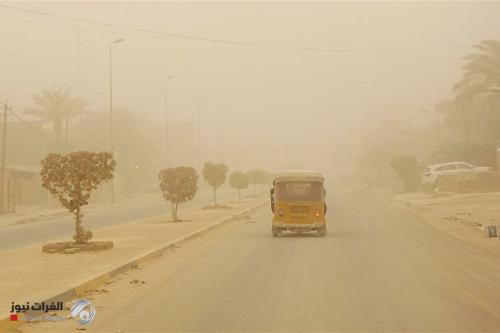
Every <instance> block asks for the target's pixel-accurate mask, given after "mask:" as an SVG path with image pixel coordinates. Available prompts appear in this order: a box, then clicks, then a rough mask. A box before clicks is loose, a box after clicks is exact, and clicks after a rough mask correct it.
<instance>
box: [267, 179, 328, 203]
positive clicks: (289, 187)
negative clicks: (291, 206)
mask: <svg viewBox="0 0 500 333" xmlns="http://www.w3.org/2000/svg"><path fill="white" fill-rule="evenodd" d="M275 197H276V200H278V201H288V202H304V201H321V200H322V198H323V184H322V183H319V182H284V183H277V184H276V193H275Z"/></svg>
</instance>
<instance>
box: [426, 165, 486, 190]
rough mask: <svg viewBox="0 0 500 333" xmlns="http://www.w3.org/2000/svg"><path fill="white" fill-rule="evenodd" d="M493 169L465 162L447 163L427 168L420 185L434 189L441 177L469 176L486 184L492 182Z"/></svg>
mask: <svg viewBox="0 0 500 333" xmlns="http://www.w3.org/2000/svg"><path fill="white" fill-rule="evenodd" d="M492 172H493V168H490V167H484V166H476V165H472V164H470V163H467V162H448V163H441V164H434V165H430V166H428V167H427V168H426V169H425V171H424V173H422V184H423V185H430V186H432V187H436V186H437V185H438V180H439V176H441V175H464V176H471V177H474V179H477V180H479V181H481V182H484V183H488V182H490V181H491V180H492V178H493V175H492Z"/></svg>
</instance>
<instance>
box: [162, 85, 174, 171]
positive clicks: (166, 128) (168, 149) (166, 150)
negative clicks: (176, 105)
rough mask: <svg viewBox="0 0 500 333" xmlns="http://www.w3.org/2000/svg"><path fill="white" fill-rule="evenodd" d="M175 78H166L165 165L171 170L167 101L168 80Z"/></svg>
mask: <svg viewBox="0 0 500 333" xmlns="http://www.w3.org/2000/svg"><path fill="white" fill-rule="evenodd" d="M173 78H175V76H174V75H169V76H167V77H165V89H164V90H165V91H164V92H165V105H164V106H165V165H166V167H167V168H170V147H169V146H170V140H169V128H168V123H169V122H168V99H167V95H168V94H167V87H168V80H171V79H173Z"/></svg>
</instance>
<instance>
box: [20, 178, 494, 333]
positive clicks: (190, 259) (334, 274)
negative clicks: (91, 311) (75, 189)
mask: <svg viewBox="0 0 500 333" xmlns="http://www.w3.org/2000/svg"><path fill="white" fill-rule="evenodd" d="M327 188H329V187H328V186H327ZM334 189H335V188H334V187H331V188H330V190H329V191H328V193H329V210H328V224H329V233H328V235H327V236H326V237H324V238H320V237H315V236H308V235H301V236H297V235H289V236H283V237H279V238H272V237H271V234H270V218H271V215H270V213H269V211H268V209H267V208H265V209H263V210H261V211H259V212H258V213H255V214H254V215H253V216H252V218H253V221H254V222H255V223H247V222H245V221H236V222H233V223H231V224H229V225H226V226H223V227H221V228H219V229H216V230H214V231H212V232H210V233H208V234H205V235H203V236H201V237H199V238H196V239H193V240H191V241H189V242H186V243H184V244H183V245H181V246H180V248H178V249H176V250H174V251H173V252H171V253H167V254H165V255H164V256H163V257H161V258H159V259H154V260H152V261H150V262H149V263H146V264H145V266H144V267H142V268H141V269H136V270H133V271H130V272H129V273H128V274H127V275H123V276H122V277H121V279H120V280H118V281H115V282H114V283H112V284H110V285H106V286H104V288H107V289H108V290H109V293H103V294H95V295H92V296H90V297H91V298H92V301H93V303H94V304H95V306H96V307H97V316H96V319H95V321H94V322H93V323H91V324H90V325H89V326H88V327H87V331H88V332H122V331H123V332H163V331H181V332H183V331H191V332H194V331H195V332H239V331H246V332H249V331H252V332H253V331H259V332H262V331H267V332H270V331H271V332H279V331H293V332H309V331H370V332H373V331H385V332H387V331H391V332H401V331H411V332H417V331H418V332H431V331H433V332H434V331H448V332H458V331H461V332H462V331H470V332H478V331H491V332H499V331H500V285H499V282H500V260H499V258H500V256H499V254H496V255H494V254H492V253H490V252H487V251H485V250H483V249H480V248H476V247H473V246H472V245H468V244H464V243H463V242H461V241H459V240H458V239H455V238H453V237H452V236H450V235H447V234H444V233H442V232H440V231H437V230H436V229H433V228H432V227H431V226H429V225H427V224H426V223H424V222H422V221H420V220H419V219H417V218H415V217H413V216H412V215H409V214H407V213H405V212H404V211H400V210H398V209H396V208H394V207H393V206H390V205H386V204H384V203H383V202H382V201H379V200H377V199H374V198H372V197H371V196H370V195H368V194H364V193H360V192H355V191H351V190H341V189H338V192H337V193H335V194H333V193H334V192H335V191H337V190H335V191H334ZM134 279H137V280H136V281H135V282H138V281H145V283H141V282H139V283H134ZM74 326H75V325H74V323H73V322H71V320H69V321H66V322H64V323H54V324H48V323H42V324H37V325H35V326H33V327H31V328H30V330H25V329H24V328H23V332H31V331H32V330H33V331H36V330H42V331H47V332H49V331H50V332H56V331H65V330H67V329H71V328H73V329H74ZM31 329H32V330H31Z"/></svg>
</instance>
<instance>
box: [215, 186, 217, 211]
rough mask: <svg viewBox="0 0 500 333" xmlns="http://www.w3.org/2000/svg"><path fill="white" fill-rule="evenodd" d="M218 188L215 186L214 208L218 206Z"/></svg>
mask: <svg viewBox="0 0 500 333" xmlns="http://www.w3.org/2000/svg"><path fill="white" fill-rule="evenodd" d="M216 191H217V188H216V187H215V186H214V206H217V194H216Z"/></svg>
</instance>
